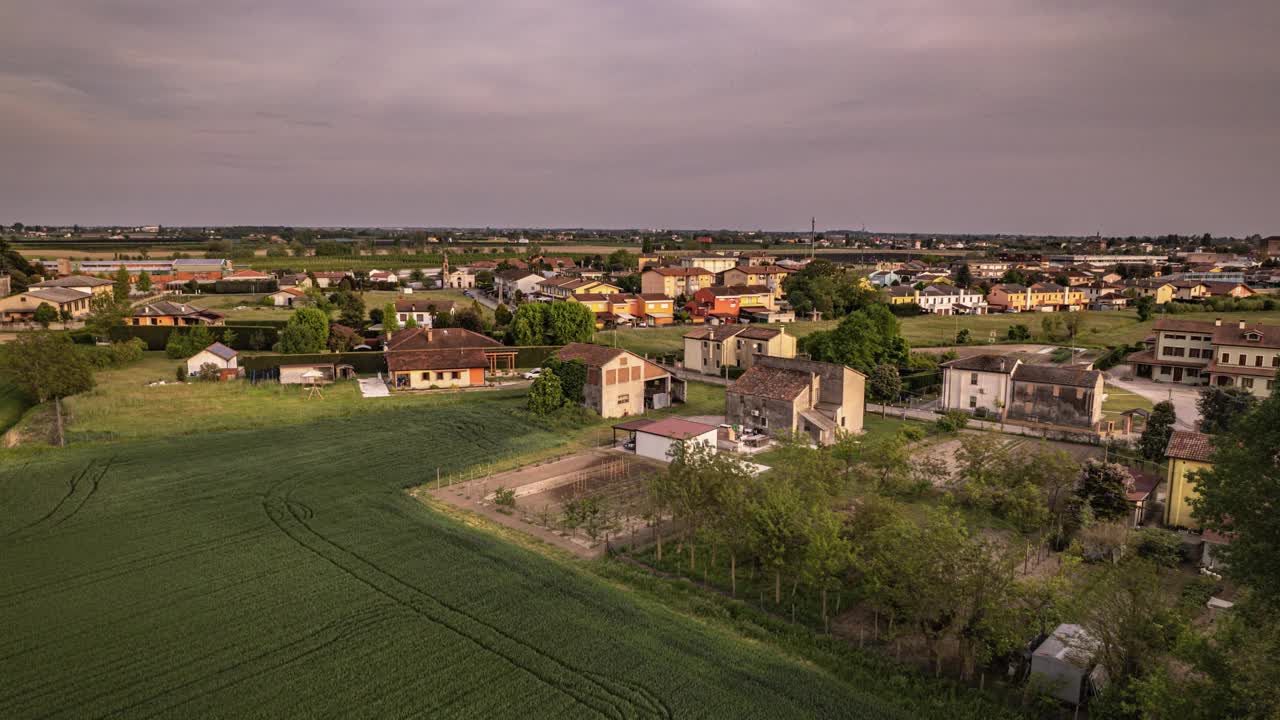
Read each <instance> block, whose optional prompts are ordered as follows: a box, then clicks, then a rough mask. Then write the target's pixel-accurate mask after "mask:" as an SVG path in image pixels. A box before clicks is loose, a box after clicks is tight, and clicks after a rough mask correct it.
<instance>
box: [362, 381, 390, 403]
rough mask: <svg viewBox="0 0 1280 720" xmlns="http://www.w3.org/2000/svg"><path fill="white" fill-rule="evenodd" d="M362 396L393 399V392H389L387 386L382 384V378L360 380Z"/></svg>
mask: <svg viewBox="0 0 1280 720" xmlns="http://www.w3.org/2000/svg"><path fill="white" fill-rule="evenodd" d="M360 394H361V395H363V396H364V397H367V398H371V397H391V391H390V390H387V384H386V383H384V382H382V378H376V377H371V378H360Z"/></svg>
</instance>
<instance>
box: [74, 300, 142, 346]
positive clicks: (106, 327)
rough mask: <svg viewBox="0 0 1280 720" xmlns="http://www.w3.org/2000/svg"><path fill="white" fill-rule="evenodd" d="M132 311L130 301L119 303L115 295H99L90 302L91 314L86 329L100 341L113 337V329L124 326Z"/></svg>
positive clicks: (85, 322)
mask: <svg viewBox="0 0 1280 720" xmlns="http://www.w3.org/2000/svg"><path fill="white" fill-rule="evenodd" d="M130 312H131V309H130V307H129V303H128V301H118V300H116V298H115V295H114V294H110V295H109V294H106V293H97V294H95V295H94V296H93V297H92V298H91V299H90V300H89V314H88V315H86V316H85V319H84V329H85V330H87V331H89V334H91V335H93V336H94V337H95V338H97V339H99V340H106V339H108V338H110V336H111V328H113V327H116V326H119V325H123V324H124V319H125V318H126V317H128V316H129V313H130Z"/></svg>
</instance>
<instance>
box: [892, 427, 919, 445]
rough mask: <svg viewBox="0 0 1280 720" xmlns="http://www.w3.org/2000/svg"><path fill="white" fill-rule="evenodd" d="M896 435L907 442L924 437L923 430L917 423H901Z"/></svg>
mask: <svg viewBox="0 0 1280 720" xmlns="http://www.w3.org/2000/svg"><path fill="white" fill-rule="evenodd" d="M898 435H900V436H901V437H902V439H903V440H906V441H907V442H916V441H919V440H923V439H924V436H925V431H924V428H922V427H920V426H919V425H903V426H902V427H901V428H899V429H898Z"/></svg>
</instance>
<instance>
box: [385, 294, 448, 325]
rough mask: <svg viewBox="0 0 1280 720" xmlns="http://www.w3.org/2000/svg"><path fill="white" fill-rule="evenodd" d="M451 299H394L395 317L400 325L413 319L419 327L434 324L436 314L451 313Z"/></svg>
mask: <svg viewBox="0 0 1280 720" xmlns="http://www.w3.org/2000/svg"><path fill="white" fill-rule="evenodd" d="M453 305H454V303H453V301H452V300H426V299H423V300H417V299H413V298H409V299H405V300H397V301H396V319H397V320H399V321H400V325H401V327H403V326H404V325H405V324H407V323H408V322H409V320H410V319H412V320H413V322H415V323H416V324H418V325H419V326H420V327H432V326H434V325H435V321H436V316H437V315H452V314H453Z"/></svg>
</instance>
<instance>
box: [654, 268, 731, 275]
mask: <svg viewBox="0 0 1280 720" xmlns="http://www.w3.org/2000/svg"><path fill="white" fill-rule="evenodd" d="M645 272H655V273H658V274H659V275H666V276H668V277H688V276H690V275H715V273H713V272H711V271H710V270H703V269H702V268H700V267H651V268H649V269H647V270H645Z"/></svg>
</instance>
